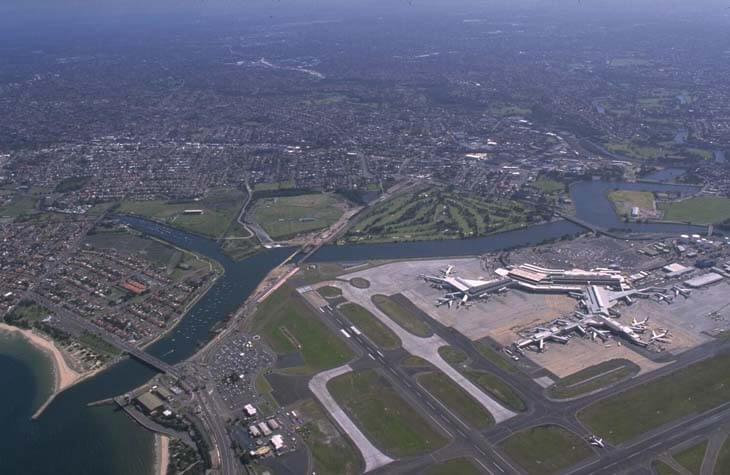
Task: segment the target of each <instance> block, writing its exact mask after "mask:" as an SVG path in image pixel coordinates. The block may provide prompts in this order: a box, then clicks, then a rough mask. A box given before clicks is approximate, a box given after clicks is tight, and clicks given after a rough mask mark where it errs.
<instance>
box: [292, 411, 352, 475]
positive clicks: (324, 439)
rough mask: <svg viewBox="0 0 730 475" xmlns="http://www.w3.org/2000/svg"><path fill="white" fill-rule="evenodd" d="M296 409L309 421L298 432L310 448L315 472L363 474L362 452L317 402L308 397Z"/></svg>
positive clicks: (340, 474)
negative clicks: (333, 422)
mask: <svg viewBox="0 0 730 475" xmlns="http://www.w3.org/2000/svg"><path fill="white" fill-rule="evenodd" d="M296 410H297V412H299V413H300V414H302V416H303V417H305V418H306V419H307V420H309V421H310V422H308V423H306V424H305V425H304V426H303V427H301V428H299V429H298V430H297V432H298V433H299V434H300V435H301V436H302V438H303V439H304V443H305V444H307V447H309V451H310V453H311V454H312V462H313V464H314V467H313V468H314V471H315V472H316V473H319V474H323V475H356V474H359V473H362V468H361V467H362V462H361V457H360V454H359V452H358V451H357V450H356V449H355V448H354V447H353V445H352V443H351V442H350V440H349V439H347V438H345V437H343V436H342V435H340V433H339V432H338V430H337V429H336V428H335V426H334V425H333V424H332V423H331V422H330V421H329V419H328V418H327V416H326V415H325V414H324V412H322V409H321V408H320V406H319V405H318V404H316V403H315V402H314V401H312V400H311V399H308V400H307V401H305V402H304V403H302V404H301V405H299V406H298V407H297V409H296Z"/></svg>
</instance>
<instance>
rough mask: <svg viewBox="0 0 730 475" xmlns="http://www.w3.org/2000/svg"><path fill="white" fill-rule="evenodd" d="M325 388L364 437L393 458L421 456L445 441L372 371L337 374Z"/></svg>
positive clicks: (442, 445)
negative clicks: (349, 416) (350, 417)
mask: <svg viewBox="0 0 730 475" xmlns="http://www.w3.org/2000/svg"><path fill="white" fill-rule="evenodd" d="M327 388H328V389H329V391H330V393H331V394H332V396H333V397H334V398H335V400H336V401H337V402H338V403H339V404H340V405H341V406H342V407H343V408H344V409H345V410H346V411H347V412H348V413H349V414H350V415H351V416H352V417H353V419H354V421H355V422H356V423H357V425H358V426H359V427H360V428H361V429H362V430H363V432H364V433H365V435H366V436H367V438H368V439H369V440H370V441H371V442H372V443H373V444H375V445H376V446H377V447H379V448H380V449H382V450H385V451H387V452H388V453H389V454H391V455H393V456H395V457H409V456H415V455H423V454H426V453H430V452H433V451H434V450H437V449H440V448H441V447H444V446H445V445H446V443H447V442H448V441H447V439H446V438H445V437H444V436H443V435H441V434H440V433H439V432H437V431H436V430H435V429H434V428H433V427H431V425H429V423H428V422H427V421H426V420H425V419H424V418H423V417H421V416H420V415H419V414H418V412H416V410H415V409H414V408H413V407H411V406H410V405H409V404H408V403H407V402H406V401H404V400H403V399H402V398H401V397H400V396H399V395H398V393H397V392H396V391H395V389H394V388H393V386H391V385H390V383H389V382H388V381H387V380H386V379H385V378H383V377H382V376H380V375H379V374H378V373H377V372H375V370H372V369H369V370H364V371H356V372H350V373H347V374H343V375H340V376H338V377H336V378H334V379H332V380H331V381H330V382H329V383H328V384H327Z"/></svg>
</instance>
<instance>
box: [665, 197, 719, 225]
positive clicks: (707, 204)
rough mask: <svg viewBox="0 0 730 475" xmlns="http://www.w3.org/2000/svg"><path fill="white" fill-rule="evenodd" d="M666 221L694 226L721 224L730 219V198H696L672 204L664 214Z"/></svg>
mask: <svg viewBox="0 0 730 475" xmlns="http://www.w3.org/2000/svg"><path fill="white" fill-rule="evenodd" d="M664 219H666V220H669V221H680V222H683V223H686V222H689V223H693V224H710V223H720V222H722V221H725V220H726V219H730V198H721V197H718V196H696V197H694V198H689V199H687V200H683V201H679V202H677V203H671V204H670V205H669V206H668V207H667V208H666V210H665V212H664Z"/></svg>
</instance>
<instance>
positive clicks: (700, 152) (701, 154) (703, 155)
mask: <svg viewBox="0 0 730 475" xmlns="http://www.w3.org/2000/svg"><path fill="white" fill-rule="evenodd" d="M685 151H686V152H687V153H688V154H690V155H693V156H695V157H698V158H700V159H702V160H712V159H713V158H714V157H715V154H714V153H713V152H712V150H706V149H704V148H692V147H690V148H687V149H685Z"/></svg>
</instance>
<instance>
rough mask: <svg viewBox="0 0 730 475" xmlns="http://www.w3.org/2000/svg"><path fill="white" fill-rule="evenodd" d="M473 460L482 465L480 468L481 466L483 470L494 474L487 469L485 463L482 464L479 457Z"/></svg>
mask: <svg viewBox="0 0 730 475" xmlns="http://www.w3.org/2000/svg"><path fill="white" fill-rule="evenodd" d="M474 460H476V461H477V463H478V464H479V465H481V466H482V468H483V469H484V470H486V471H487V472H488V473H491V474H494V472H492V471H491V470H489V469H488V468H487V466H486V465H484V464H483V463H482V461H481V460H479V459H474Z"/></svg>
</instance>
